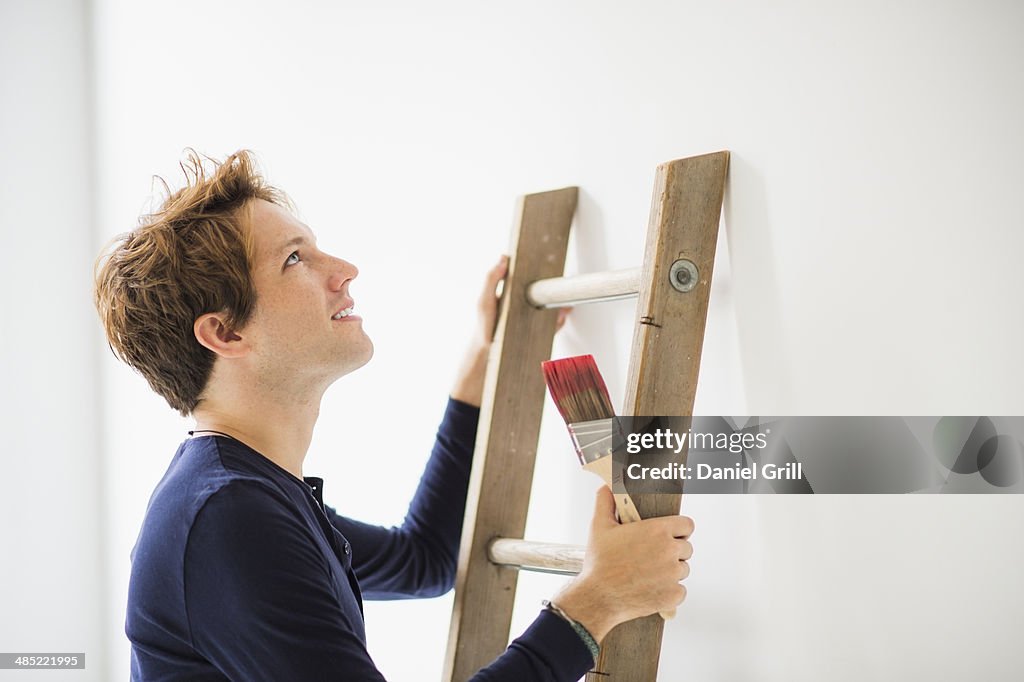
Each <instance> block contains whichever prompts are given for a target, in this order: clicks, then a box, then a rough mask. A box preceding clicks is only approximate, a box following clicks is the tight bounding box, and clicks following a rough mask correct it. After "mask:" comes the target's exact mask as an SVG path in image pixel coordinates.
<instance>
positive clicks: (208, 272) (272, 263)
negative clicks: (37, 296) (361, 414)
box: [95, 151, 372, 416]
mask: <svg viewBox="0 0 1024 682" xmlns="http://www.w3.org/2000/svg"><path fill="white" fill-rule="evenodd" d="M182 169H183V170H184V171H185V176H186V180H187V184H186V186H185V187H183V188H182V189H180V190H178V191H177V192H174V193H170V192H169V196H168V197H167V199H166V200H165V201H164V203H163V204H162V206H161V207H160V209H159V210H158V211H156V212H154V213H152V214H149V215H145V216H143V217H142V218H141V219H140V221H139V226H138V227H137V228H136V229H135V230H133V231H132V232H129V233H127V234H123V235H121V236H120V237H118V238H117V239H116V240H115V241H114V242H113V243H112V245H111V247H110V249H109V251H108V252H107V253H106V254H105V257H103V256H101V258H100V260H99V261H98V262H97V271H96V290H95V303H96V308H97V310H98V311H99V314H100V317H101V319H102V321H103V325H104V328H105V330H106V334H107V340H108V342H109V344H110V347H111V349H112V350H113V351H114V353H115V354H116V355H117V356H118V357H120V358H121V359H122V360H123V361H124V362H126V363H127V364H128V365H130V366H131V367H133V368H135V369H136V370H138V371H139V372H140V373H141V374H142V375H143V376H144V377H145V378H146V380H147V381H148V382H149V385H150V386H151V387H152V388H153V390H154V391H156V392H157V393H158V394H160V395H161V396H163V398H164V399H165V400H167V402H168V404H169V405H170V406H171V407H173V408H174V409H176V410H178V411H179V412H180V413H181V414H182V415H183V416H185V415H188V414H190V413H191V412H192V411H193V410H195V408H196V406H197V405H198V403H199V402H200V400H201V399H203V397H204V391H205V390H206V389H207V387H208V384H209V382H210V380H211V376H212V375H213V373H214V369H215V365H216V363H217V361H218V360H219V361H221V363H222V364H223V363H230V364H231V368H230V371H229V372H227V374H229V375H234V376H238V375H239V373H241V374H245V373H253V376H252V379H253V380H254V381H255V382H257V383H259V382H269V383H270V384H272V385H277V386H280V384H281V382H282V381H292V382H294V381H297V380H305V381H307V382H309V381H317V382H320V383H323V381H324V380H325V379H328V381H327V383H329V380H333V379H334V378H337V376H341V374H344V373H345V372H347V371H351V370H352V369H354V368H355V367H358V366H360V365H361V364H364V363H365V362H366V361H367V360H368V359H369V357H370V355H371V354H372V345H371V344H370V341H369V339H368V338H366V336H365V334H363V332H362V323H361V322H360V321H359V320H358V318H356V317H355V316H352V317H351V318H345V319H343V320H341V321H335V320H332V319H331V318H330V315H331V314H333V313H335V312H337V310H339V309H340V307H339V308H337V309H335V308H332V307H331V306H335V305H338V306H341V304H342V303H344V304H345V306H348V305H350V304H351V299H350V298H349V297H348V284H349V282H350V281H351V279H352V278H353V277H355V275H356V272H357V271H356V270H355V267H354V266H352V265H350V264H348V263H345V262H344V261H340V260H338V259H334V258H331V257H329V256H327V255H326V254H323V253H322V252H320V251H319V250H318V249H316V247H315V244H314V243H313V236H312V234H311V233H310V231H309V229H308V228H307V227H305V226H304V225H303V224H302V223H301V222H299V221H298V220H297V219H295V217H294V216H293V215H292V213H291V212H290V210H291V208H292V206H291V202H290V201H289V199H288V197H287V196H286V195H285V194H284V193H283V192H281V191H280V190H278V189H276V188H274V187H271V186H270V185H268V184H267V183H266V182H265V181H264V179H263V178H262V177H261V176H260V174H259V173H258V172H257V170H256V168H255V163H254V160H253V158H252V155H251V154H250V153H249V152H247V151H239V152H237V153H235V154H232V155H231V156H229V157H228V158H227V159H225V160H224V162H223V163H220V164H216V165H215V168H214V170H213V171H212V173H209V174H208V173H207V172H206V171H205V170H204V167H203V163H202V160H201V159H200V158H199V156H198V155H196V154H195V153H194V152H193V153H190V154H189V157H188V159H187V161H186V162H185V163H183V164H182ZM300 240H301V241H300ZM286 245H287V251H286V252H284V253H283V254H279V253H278V252H279V251H281V250H283V249H285V248H286ZM296 251H297V252H298V253H297V254H296V255H293V253H294V252H296ZM279 256H280V257H279ZM278 260H279V261H280V262H279V263H278V262H277V261H278ZM296 265H299V266H301V267H295V266H296ZM318 304H319V305H320V306H322V309H319V308H317V306H318ZM342 307H344V306H342ZM328 310H329V312H327V313H326V314H325V312H324V311H328ZM321 317H323V318H325V319H324V320H321V319H319V318H321ZM342 325H344V326H342ZM325 336H326V338H325Z"/></svg>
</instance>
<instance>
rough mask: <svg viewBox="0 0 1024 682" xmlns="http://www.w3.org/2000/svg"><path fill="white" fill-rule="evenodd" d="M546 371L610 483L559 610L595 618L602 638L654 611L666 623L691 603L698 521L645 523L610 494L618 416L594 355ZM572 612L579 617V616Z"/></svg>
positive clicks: (574, 432)
mask: <svg viewBox="0 0 1024 682" xmlns="http://www.w3.org/2000/svg"><path fill="white" fill-rule="evenodd" d="M543 369H544V378H545V381H546V382H547V385H548V389H549V390H550V392H551V396H552V398H553V399H554V401H555V405H556V406H557V407H558V411H559V412H560V413H561V415H562V417H563V418H564V419H565V423H566V425H567V427H568V429H569V433H570V435H571V436H572V440H573V444H574V446H575V448H576V454H577V456H578V457H579V459H580V463H581V464H582V465H583V468H584V469H586V470H588V471H591V472H593V473H595V474H597V475H598V476H599V477H601V479H602V480H603V481H604V482H605V483H606V484H607V486H605V487H602V488H601V489H600V490H599V491H598V499H597V508H596V509H595V512H594V519H593V522H592V525H591V532H590V541H589V544H588V546H587V554H586V559H585V560H584V565H583V571H582V572H581V573H580V575H579V577H578V578H577V580H576V581H574V583H572V584H570V586H569V587H567V588H566V590H564V591H563V592H562V594H560V595H559V597H558V602H559V606H560V607H561V608H562V610H563V611H565V613H566V614H567V615H568V616H569V617H570V618H572V619H573V620H577V621H579V622H581V623H584V625H586V622H585V620H584V619H585V618H591V619H592V620H593V625H594V627H595V628H596V629H597V630H596V631H594V630H591V634H592V635H593V636H594V638H595V639H598V640H600V639H601V638H602V637H603V636H604V634H605V633H607V631H608V630H610V629H611V628H612V627H614V626H615V625H617V624H618V623H621V622H625V621H627V620H631V619H633V618H638V617H640V616H646V615H649V614H651V613H654V612H659V613H660V614H661V616H662V617H663V618H665V619H669V618H671V617H673V616H674V615H675V607H676V605H678V604H679V603H681V602H682V601H683V599H685V598H686V588H685V587H683V586H682V585H680V584H679V581H680V580H683V579H684V578H686V576H688V575H689V573H690V568H689V565H688V564H687V563H686V562H687V560H688V559H689V558H690V556H691V555H692V554H693V547H692V546H691V545H690V542H689V540H688V538H689V536H690V534H691V533H692V532H693V520H692V519H690V518H688V517H685V516H665V517H658V518H652V519H647V520H641V518H640V514H639V513H638V512H637V509H636V506H635V505H634V504H633V501H632V500H631V499H630V497H629V495H628V494H626V493H624V492H623V493H616V494H613V493H612V492H611V490H610V489H609V487H608V486H611V484H612V481H613V479H614V478H615V476H616V473H615V465H614V460H613V458H612V428H613V424H614V422H613V420H612V417H614V416H615V413H614V410H613V409H612V403H611V398H610V397H609V395H608V388H607V387H606V386H605V383H604V379H603V378H602V377H601V374H600V372H598V370H597V365H596V363H595V362H594V358H593V356H590V355H583V356H579V357H574V358H565V359H562V360H554V361H550V362H545V363H543ZM620 522H621V523H620ZM591 585H596V586H598V588H597V589H596V590H595V589H593V588H592V587H591ZM566 602H568V604H566ZM573 609H579V610H580V611H579V612H578V613H573ZM587 628H588V630H589V629H590V627H589V626H587ZM599 633H600V634H599Z"/></svg>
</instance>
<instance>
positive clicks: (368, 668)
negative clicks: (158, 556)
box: [184, 481, 384, 682]
mask: <svg viewBox="0 0 1024 682" xmlns="http://www.w3.org/2000/svg"><path fill="white" fill-rule="evenodd" d="M276 494H277V493H276V492H275V491H273V490H272V489H271V488H270V487H269V486H265V485H263V484H261V483H258V482H255V481H234V482H232V483H230V484H228V485H227V486H225V487H224V488H222V489H221V490H219V491H217V492H216V493H214V494H213V495H212V496H211V497H210V498H209V500H207V502H206V503H205V505H204V506H203V508H202V510H200V512H199V514H198V515H197V517H196V520H195V522H194V524H193V526H192V530H191V533H190V536H189V541H188V545H187V549H186V553H185V570H184V591H185V607H186V613H187V615H188V624H189V629H190V633H191V637H192V644H193V647H194V648H195V650H196V651H197V652H198V653H199V654H200V655H202V656H203V657H205V658H206V659H207V660H209V661H210V662H211V663H212V664H213V665H215V666H216V667H217V668H218V669H219V670H221V671H222V672H223V673H224V674H225V675H226V676H227V677H228V678H230V679H232V680H252V681H256V682H258V681H260V680H268V681H270V680H274V681H278V680H314V679H317V680H328V679H332V680H333V679H337V680H358V681H360V682H362V681H367V682H369V681H379V680H383V679H384V678H383V677H382V676H381V674H380V672H379V671H378V670H377V668H376V666H375V665H374V663H373V661H372V659H371V657H370V655H369V653H368V652H367V650H366V647H365V646H364V644H363V642H362V641H361V640H360V637H359V635H358V634H357V633H360V632H361V631H362V626H361V623H360V624H359V625H358V627H357V626H356V624H354V623H352V622H351V621H352V619H353V618H361V614H360V613H359V610H358V608H355V607H353V608H349V609H347V610H346V609H345V608H344V607H343V606H342V604H341V602H340V601H339V596H338V590H336V589H335V587H334V584H333V582H332V580H333V579H332V576H331V573H330V570H329V567H328V564H327V562H326V560H325V559H324V557H323V555H322V554H320V552H319V550H318V546H317V543H316V540H315V538H314V537H313V536H312V534H311V532H310V530H309V529H308V528H306V527H305V526H304V525H303V524H302V523H301V522H300V521H299V520H298V519H297V518H296V517H295V516H293V515H292V514H291V513H290V512H289V511H288V507H287V506H286V505H284V504H277V503H276V500H275V498H274V495H276Z"/></svg>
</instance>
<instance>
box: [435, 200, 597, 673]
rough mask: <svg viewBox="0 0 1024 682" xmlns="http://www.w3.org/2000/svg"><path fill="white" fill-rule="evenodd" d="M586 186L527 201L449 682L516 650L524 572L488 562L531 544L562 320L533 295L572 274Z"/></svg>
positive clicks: (474, 491) (461, 577)
mask: <svg viewBox="0 0 1024 682" xmlns="http://www.w3.org/2000/svg"><path fill="white" fill-rule="evenodd" d="M577 195H578V192H577V188H575V187H568V188H565V189H560V190H554V191H551V192H542V193H538V194H529V195H526V196H524V197H521V198H520V199H519V202H518V204H517V210H516V219H515V222H514V223H513V228H512V241H511V245H510V247H509V270H508V274H507V276H506V279H505V283H504V288H503V292H502V301H501V306H500V309H499V312H498V321H497V326H496V329H495V335H494V342H493V343H492V346H491V351H490V356H489V360H488V365H487V375H486V379H485V381H484V395H483V402H482V404H481V408H480V421H479V425H478V427H477V437H476V445H475V448H474V454H473V467H472V471H471V474H470V483H469V493H468V496H467V500H466V516H465V522H464V526H463V531H462V541H461V545H460V549H459V565H458V573H457V575H456V582H455V604H454V606H453V609H452V618H451V623H450V628H449V633H448V648H447V652H446V654H445V663H444V670H443V677H442V679H443V680H449V681H452V680H465V679H468V678H469V677H471V676H472V675H473V673H475V672H476V671H477V670H479V669H480V668H482V667H484V666H485V665H487V664H488V663H490V662H491V661H493V660H494V659H495V658H496V657H497V656H498V655H500V654H501V652H503V651H504V650H505V648H506V647H507V646H508V639H509V628H510V626H511V621H512V607H513V603H514V600H515V591H516V578H517V576H518V571H517V570H516V569H515V568H511V567H507V566H498V565H496V564H493V563H491V561H490V559H489V558H488V553H487V550H488V545H489V544H490V542H491V541H492V540H493V539H494V538H496V537H512V538H521V537H523V531H524V530H525V527H526V513H527V508H528V506H529V502H530V490H531V487H532V483H533V469H534V461H535V458H536V454H537V441H538V437H539V433H540V420H541V413H542V410H543V404H544V401H543V399H544V390H545V387H544V376H543V373H542V372H541V371H540V363H541V362H542V361H544V360H547V359H549V358H550V355H551V343H552V340H553V339H554V334H555V326H556V324H557V320H558V312H557V311H556V310H554V309H551V310H541V309H538V308H536V307H534V306H532V305H530V304H529V302H528V301H527V298H526V288H527V286H528V285H529V284H530V283H531V282H534V281H536V280H538V279H545V278H552V277H557V276H559V275H561V274H562V272H563V271H564V268H565V255H566V250H567V247H568V242H569V228H570V225H571V224H572V218H573V214H574V212H575V210H576V201H577Z"/></svg>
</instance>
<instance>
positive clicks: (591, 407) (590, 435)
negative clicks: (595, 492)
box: [541, 355, 675, 620]
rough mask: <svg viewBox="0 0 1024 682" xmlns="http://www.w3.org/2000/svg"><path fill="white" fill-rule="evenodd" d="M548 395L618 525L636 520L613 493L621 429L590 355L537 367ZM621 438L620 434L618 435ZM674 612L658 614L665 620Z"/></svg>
mask: <svg viewBox="0 0 1024 682" xmlns="http://www.w3.org/2000/svg"><path fill="white" fill-rule="evenodd" d="M541 368H542V369H543V370H544V380H545V381H546V382H547V385H548V391H549V392H550V393H551V398H552V399H553V400H554V401H555V406H556V407H557V408H558V412H559V413H560V414H561V415H562V419H564V420H565V425H566V426H567V427H568V429H569V435H570V436H572V442H573V446H575V448H576V455H577V456H578V457H579V458H580V464H582V465H583V468H584V469H586V470H587V471H591V472H593V473H595V474H597V475H598V476H600V477H601V480H603V481H604V482H605V483H607V484H608V487H609V488H611V489H612V494H613V495H614V497H615V511H616V512H617V513H618V516H619V522H620V523H632V522H634V521H639V520H640V512H638V511H637V509H636V505H635V504H633V500H632V499H631V498H630V497H629V493H625V492H622V493H617V492H615V489H616V487H619V486H621V484H622V468H621V466H620V465H617V464H616V463H615V460H614V458H613V457H612V440H613V437H614V432H613V429H621V427H620V426H619V422H618V420H617V419H615V418H614V417H615V410H614V409H613V408H612V400H611V397H610V396H609V395H608V387H607V386H605V383H604V379H603V378H602V377H601V372H599V371H598V369H597V363H596V362H594V356H593V355H579V356H576V357H571V358H562V359H560V360H548V361H546V362H543V363H541ZM619 435H620V437H621V432H620V434H619ZM673 616H675V609H672V610H670V611H662V612H661V617H662V618H664V619H665V620H668V619H669V618H672V617H673Z"/></svg>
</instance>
